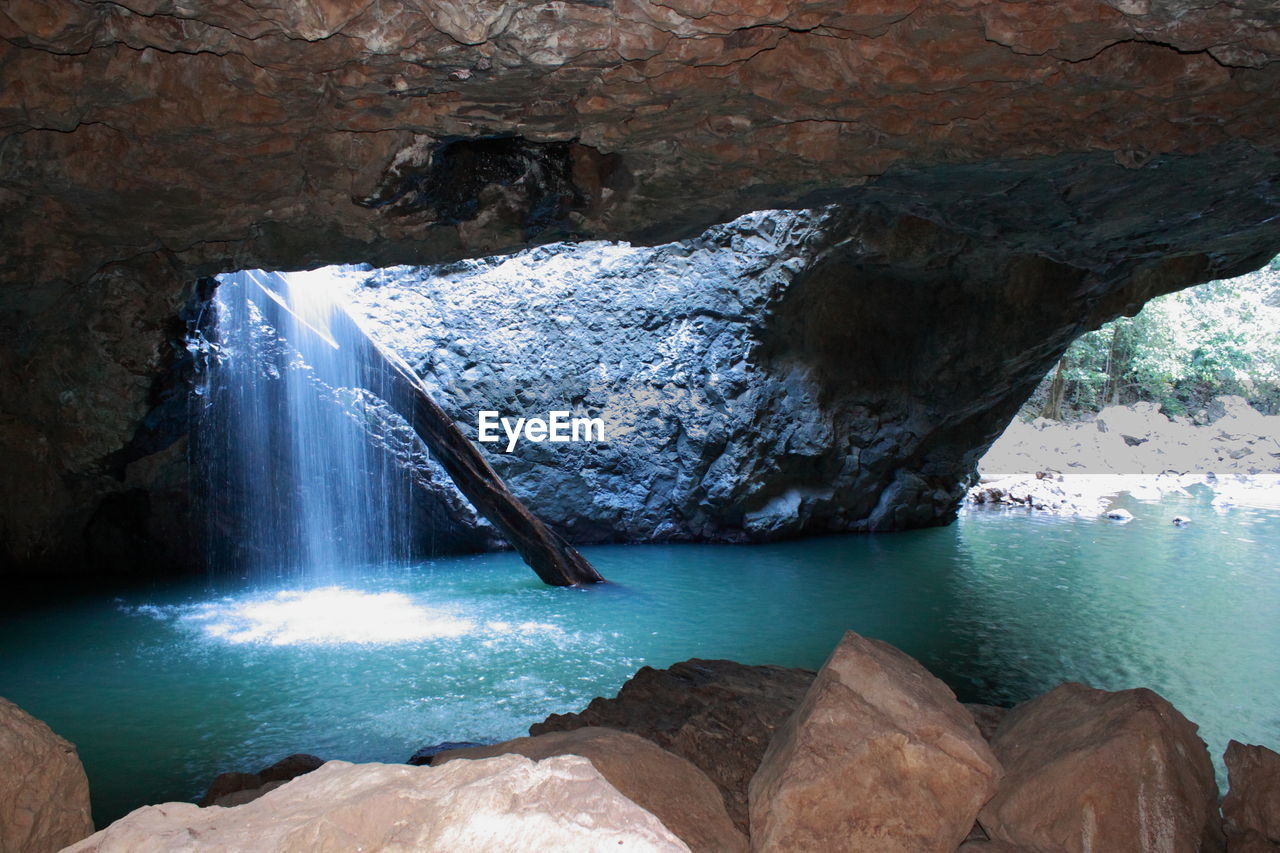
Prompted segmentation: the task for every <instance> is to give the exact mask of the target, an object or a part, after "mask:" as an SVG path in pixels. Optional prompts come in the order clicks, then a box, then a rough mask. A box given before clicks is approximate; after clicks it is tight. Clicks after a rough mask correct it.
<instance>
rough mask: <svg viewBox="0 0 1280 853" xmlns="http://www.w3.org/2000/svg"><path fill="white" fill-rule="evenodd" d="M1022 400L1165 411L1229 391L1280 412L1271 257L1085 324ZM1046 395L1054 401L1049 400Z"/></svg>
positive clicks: (1030, 409) (1041, 408) (1275, 266)
mask: <svg viewBox="0 0 1280 853" xmlns="http://www.w3.org/2000/svg"><path fill="white" fill-rule="evenodd" d="M1059 367H1060V369H1061V376H1060V377H1059V380H1058V381H1059V385H1058V387H1057V389H1056V395H1055V393H1054V392H1055V389H1054V387H1053V380H1054V377H1055V375H1056V374H1057V373H1058V369H1055V370H1054V371H1052V372H1050V374H1049V376H1047V377H1045V381H1044V382H1042V383H1041V384H1040V387H1039V388H1038V389H1037V390H1036V393H1035V394H1034V395H1032V398H1031V400H1029V401H1028V403H1027V406H1026V407H1025V408H1024V410H1023V411H1024V414H1025V415H1027V416H1032V417H1034V416H1036V415H1041V414H1045V415H1047V416H1057V417H1066V418H1070V417H1072V416H1073V415H1074V416H1079V415H1080V414H1083V413H1085V412H1095V411H1098V410H1099V409H1101V408H1102V407H1104V406H1108V405H1112V404H1114V403H1133V402H1137V401H1139V400H1146V401H1151V402H1155V403H1158V404H1159V405H1160V406H1161V408H1162V409H1163V410H1164V411H1165V412H1167V413H1168V414H1170V415H1181V414H1187V413H1189V412H1195V411H1198V410H1199V409H1202V408H1204V407H1205V405H1206V404H1207V403H1208V402H1209V401H1210V400H1212V399H1213V398H1214V397H1218V396H1221V395H1223V394H1238V395H1240V396H1242V397H1244V398H1245V399H1247V400H1248V401H1249V402H1250V403H1252V404H1253V405H1254V406H1255V407H1256V408H1258V409H1260V410H1261V411H1263V412H1265V413H1268V414H1275V413H1280V257H1277V258H1276V259H1275V260H1273V261H1272V262H1271V263H1270V264H1268V266H1267V267H1265V268H1263V269H1261V270H1259V271H1258V272H1255V273H1251V274H1249V275H1245V276H1240V277H1239V278H1233V279H1224V280H1221V281H1212V282H1209V283H1208V284H1204V285H1201V286H1199V287H1195V288H1191V289H1189V290H1184V291H1182V292H1180V293H1173V294H1170V295H1168V296H1162V297H1159V298H1157V299H1153V300H1152V301H1151V302H1149V303H1148V304H1147V305H1146V307H1145V308H1143V310H1142V312H1141V313H1139V314H1138V315H1137V316H1136V317H1122V318H1120V319H1118V320H1115V321H1113V322H1111V323H1108V324H1106V325H1105V326H1103V327H1102V328H1100V329H1098V330H1097V331H1096V332H1089V333H1088V334H1085V335H1083V336H1081V337H1080V338H1079V339H1078V340H1076V342H1075V343H1073V344H1072V345H1071V346H1070V347H1069V348H1068V349H1067V352H1066V353H1065V354H1064V356H1063V359H1062V362H1061V364H1060V365H1059ZM1055 403H1056V404H1057V405H1055Z"/></svg>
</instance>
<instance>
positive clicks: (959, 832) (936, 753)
mask: <svg viewBox="0 0 1280 853" xmlns="http://www.w3.org/2000/svg"><path fill="white" fill-rule="evenodd" d="M999 778H1000V766H999V764H998V762H997V761H996V759H995V756H994V755H992V753H991V749H990V748H989V747H988V746H987V743H986V741H985V740H984V739H983V737H982V735H981V734H980V733H979V732H978V729H977V726H976V725H975V724H974V721H973V717H972V716H971V715H970V714H969V712H968V711H966V710H965V709H964V708H963V707H962V706H961V705H960V703H959V702H957V701H956V699H955V696H954V695H953V694H952V692H951V690H950V689H948V688H947V686H946V685H945V684H943V683H942V682H941V681H939V680H938V679H937V678H935V677H934V676H932V675H930V674H929V673H928V672H927V671H926V670H925V669H924V667H922V666H921V665H920V664H919V663H917V662H916V661H914V660H913V659H911V658H910V657H908V656H907V655H906V654H904V653H903V652H900V651H898V650H897V649H895V648H893V647H892V646H890V645H888V644H886V643H882V642H879V641H878V640H870V639H866V638H864V637H860V636H858V635H857V634H855V633H853V632H848V633H846V634H845V636H844V639H843V640H842V641H841V642H840V645H839V646H837V647H836V650H835V651H834V652H832V654H831V657H830V658H829V659H828V660H827V663H826V665H824V666H823V668H822V669H821V670H820V671H819V672H818V677H817V679H816V680H815V681H814V683H813V686H812V687H810V688H809V692H808V693H807V694H806V695H805V697H804V701H803V702H802V703H801V705H800V707H799V709H797V711H796V712H795V715H794V716H792V717H791V719H790V720H788V722H787V723H786V725H784V726H783V727H782V728H781V729H779V730H778V732H777V734H776V735H775V737H774V739H773V742H772V744H771V745H770V746H769V749H768V751H767V752H766V753H765V756H764V760H763V761H762V763H761V765H760V769H759V770H758V771H757V773H756V775H755V778H754V779H752V781H751V846H752V849H753V850H755V851H762V852H763V851H769V852H770V853H772V851H778V853H782V851H785V853H803V851H813V853H837V851H849V853H862V851H869V850H874V851H876V853H954V851H955V850H956V848H957V847H958V846H959V845H960V844H961V843H962V842H963V841H964V839H965V837H966V836H967V835H968V833H969V830H970V829H971V828H972V826H973V821H974V818H975V817H976V816H977V814H978V810H979V809H980V808H981V807H982V804H983V803H985V802H986V801H987V799H988V798H989V797H990V796H991V795H992V794H993V793H994V792H995V790H996V783H997V781H998V780H999Z"/></svg>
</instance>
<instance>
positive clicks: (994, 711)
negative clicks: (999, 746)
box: [964, 702, 1009, 740]
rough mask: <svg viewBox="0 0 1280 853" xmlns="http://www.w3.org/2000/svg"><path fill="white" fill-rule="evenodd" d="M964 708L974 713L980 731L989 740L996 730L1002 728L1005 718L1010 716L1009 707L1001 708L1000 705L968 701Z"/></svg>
mask: <svg viewBox="0 0 1280 853" xmlns="http://www.w3.org/2000/svg"><path fill="white" fill-rule="evenodd" d="M964 709H965V710H966V711H968V712H969V714H970V715H972V717H973V722H974V723H975V724H976V725H977V726H978V731H979V732H980V733H981V734H982V736H983V737H984V738H986V739H987V740H991V738H993V737H995V733H996V730H997V729H999V728H1000V724H1001V723H1003V722H1004V718H1005V717H1007V716H1009V709H1008V708H1001V707H1000V706H999V705H978V704H975V703H971V702H966V703H965V704H964Z"/></svg>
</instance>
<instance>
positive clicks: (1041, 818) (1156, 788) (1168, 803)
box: [978, 684, 1222, 853]
mask: <svg viewBox="0 0 1280 853" xmlns="http://www.w3.org/2000/svg"><path fill="white" fill-rule="evenodd" d="M991 747H992V749H993V751H994V752H995V754H996V756H997V758H998V759H999V760H1000V763H1001V764H1002V765H1003V766H1004V769H1005V777H1004V780H1003V781H1002V782H1001V784H1000V788H999V790H998V791H997V792H996V794H995V796H994V797H993V798H992V799H991V801H990V802H989V803H987V805H986V806H985V807H984V808H983V809H982V813H981V814H980V815H979V818H978V821H979V823H980V824H981V825H982V828H983V829H984V830H985V831H986V832H987V834H988V836H990V837H991V838H992V839H994V840H997V841H1003V842H1006V843H1009V844H1013V845H1021V846H1024V847H1028V848H1031V849H1034V850H1043V851H1064V853H1085V851H1089V850H1103V849H1105V850H1135V851H1148V850H1149V851H1156V850H1164V851H1187V853H1191V851H1202V850H1219V849H1221V841H1222V837H1221V836H1222V833H1221V826H1220V823H1219V817H1218V807H1217V803H1218V788H1217V783H1216V782H1215V780H1214V773H1213V765H1212V764H1211V763H1210V760H1209V753H1208V751H1207V750H1206V748H1205V745H1204V742H1203V741H1202V740H1200V738H1199V736H1198V735H1197V734H1196V727H1195V725H1194V724H1192V723H1190V722H1188V721H1187V719H1186V718H1185V717H1183V716H1182V714H1180V713H1178V711H1177V709H1175V708H1174V707H1173V706H1172V705H1170V704H1169V703H1168V702H1166V701H1165V700H1164V699H1162V698H1161V697H1160V696H1158V695H1157V694H1155V693H1153V692H1151V691H1150V690H1145V689H1136V690H1124V691H1120V692H1117V693H1108V692H1106V691H1103V690H1095V689H1093V688H1090V687H1086V686H1084V685H1081V684H1064V685H1061V686H1059V687H1057V688H1055V689H1054V690H1051V691H1050V692H1048V693H1046V694H1044V695H1043V696H1040V697H1038V698H1036V699H1032V700H1030V701H1028V702H1025V703H1023V704H1021V705H1019V706H1018V707H1016V708H1014V709H1013V710H1012V711H1011V712H1010V713H1009V716H1008V717H1007V718H1006V719H1005V721H1004V722H1003V723H1002V724H1001V725H1000V728H999V729H998V730H997V732H996V734H995V737H994V738H993V739H992V741H991ZM1103 768H1105V772H1100V771H1101V770H1102V769H1103Z"/></svg>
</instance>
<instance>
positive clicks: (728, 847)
mask: <svg viewBox="0 0 1280 853" xmlns="http://www.w3.org/2000/svg"><path fill="white" fill-rule="evenodd" d="M508 753H514V754H517V755H523V756H525V757H527V758H532V759H534V760H538V759H543V758H550V757H551V756H554V755H581V756H582V757H583V758H586V759H588V760H590V761H591V763H592V764H593V765H595V768H596V769H597V770H599V771H600V773H601V775H603V776H604V778H606V779H608V780H609V783H610V784H611V785H613V787H615V788H617V789H618V791H620V792H621V793H622V795H623V796H624V797H626V798H627V799H629V800H631V801H632V802H634V803H636V804H637V805H639V806H641V807H642V808H644V809H647V810H648V811H650V812H652V813H653V815H654V816H655V817H657V818H658V820H660V821H662V822H663V824H665V825H666V827H667V829H670V830H671V831H672V832H674V833H675V834H676V835H678V836H680V838H681V840H683V841H684V843H685V844H688V845H689V849H690V850H692V851H694V853H738V851H744V853H745V851H746V849H747V837H746V836H745V835H744V834H743V833H742V832H740V831H739V830H738V828H737V827H736V826H734V824H733V821H731V820H730V819H729V814H728V812H726V811H725V807H724V798H723V797H722V796H721V794H720V789H719V788H717V787H716V785H715V783H714V782H712V781H711V780H710V779H708V778H707V775H706V774H705V773H703V772H702V771H701V770H699V769H698V768H697V767H694V766H693V765H692V764H690V763H689V762H688V761H686V760H685V759H683V758H681V757H680V756H678V755H676V754H674V753H671V752H668V751H667V750H665V749H663V748H662V747H660V746H658V745H657V744H655V743H654V742H653V741H651V740H648V739H646V738H642V737H640V736H639V735H633V734H630V733H628V732H620V731H618V730H616V729H605V728H597V727H594V726H590V727H587V728H583V729H574V730H573V731H568V732H550V733H548V734H545V735H538V736H537V737H523V738H516V739H515V740H509V741H507V742H506V743H499V744H494V745H492V746H479V747H473V748H470V749H455V750H452V751H449V752H441V753H438V754H437V755H436V756H434V757H433V758H432V759H431V765H432V766H433V767H434V766H438V765H440V764H444V763H446V762H451V761H455V760H457V759H460V758H467V759H478V758H489V757H491V756H494V755H506V754H508Z"/></svg>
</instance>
